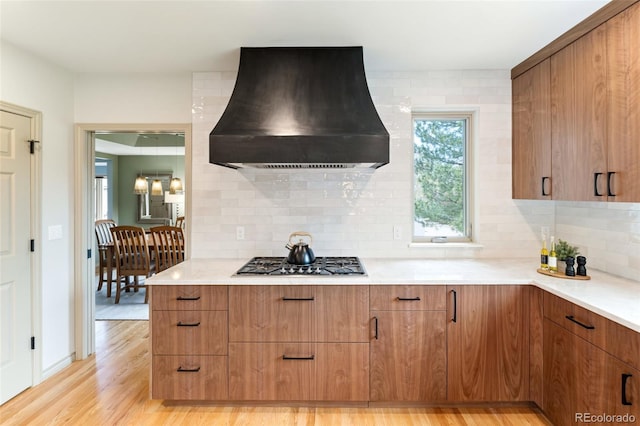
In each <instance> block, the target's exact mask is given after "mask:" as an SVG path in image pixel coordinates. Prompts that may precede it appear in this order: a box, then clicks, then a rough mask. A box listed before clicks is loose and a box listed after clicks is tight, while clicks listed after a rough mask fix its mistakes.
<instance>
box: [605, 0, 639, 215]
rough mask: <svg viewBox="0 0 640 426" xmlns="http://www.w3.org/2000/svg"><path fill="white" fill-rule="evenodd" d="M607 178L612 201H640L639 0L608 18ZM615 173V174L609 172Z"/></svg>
mask: <svg viewBox="0 0 640 426" xmlns="http://www.w3.org/2000/svg"><path fill="white" fill-rule="evenodd" d="M607 89H608V96H607V104H608V108H609V109H608V113H609V114H608V116H607V125H608V126H607V129H608V132H607V161H608V167H607V169H608V170H607V173H608V176H607V179H609V180H610V181H611V184H610V186H611V188H610V189H611V192H612V193H613V194H615V196H614V197H609V199H610V200H611V198H613V199H614V200H615V201H624V202H638V201H640V3H636V4H635V5H634V6H633V7H630V8H629V9H627V10H626V11H624V12H622V13H621V14H619V15H617V16H615V17H614V18H612V19H610V20H609V21H608V22H607ZM611 173H614V175H611Z"/></svg>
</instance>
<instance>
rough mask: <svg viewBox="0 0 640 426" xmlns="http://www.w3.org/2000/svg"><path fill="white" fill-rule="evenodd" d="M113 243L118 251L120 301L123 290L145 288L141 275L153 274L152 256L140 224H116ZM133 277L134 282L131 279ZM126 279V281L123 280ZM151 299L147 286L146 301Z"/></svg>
mask: <svg viewBox="0 0 640 426" xmlns="http://www.w3.org/2000/svg"><path fill="white" fill-rule="evenodd" d="M111 235H112V237H113V245H114V247H115V252H116V270H117V275H118V280H117V285H116V300H115V303H119V302H120V293H121V291H122V290H127V289H129V288H133V289H134V290H135V291H137V290H138V289H139V288H145V285H144V283H140V281H139V277H140V276H144V277H145V278H146V277H148V276H150V275H151V272H152V266H151V256H150V253H149V245H148V243H147V237H146V235H145V231H144V229H143V228H141V227H139V226H115V227H113V228H111ZM129 277H133V282H131V281H130V280H129ZM122 279H124V281H122ZM148 301H149V292H148V291H147V290H146V288H145V295H144V303H148Z"/></svg>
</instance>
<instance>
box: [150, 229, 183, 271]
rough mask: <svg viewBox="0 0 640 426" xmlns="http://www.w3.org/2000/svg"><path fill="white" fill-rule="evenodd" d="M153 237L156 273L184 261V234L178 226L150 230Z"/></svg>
mask: <svg viewBox="0 0 640 426" xmlns="http://www.w3.org/2000/svg"><path fill="white" fill-rule="evenodd" d="M149 231H151V236H152V237H153V250H154V255H155V270H156V272H160V271H164V270H165V269H167V268H170V267H172V266H174V265H177V264H178V263H180V262H183V261H184V233H183V231H182V228H180V227H178V226H155V227H153V228H149Z"/></svg>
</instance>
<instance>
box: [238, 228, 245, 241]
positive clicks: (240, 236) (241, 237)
mask: <svg viewBox="0 0 640 426" xmlns="http://www.w3.org/2000/svg"><path fill="white" fill-rule="evenodd" d="M236 240H244V226H236Z"/></svg>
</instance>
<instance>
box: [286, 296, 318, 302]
mask: <svg viewBox="0 0 640 426" xmlns="http://www.w3.org/2000/svg"><path fill="white" fill-rule="evenodd" d="M315 299H316V298H315V297H314V296H311V297H283V298H282V300H284V301H285V302H288V301H295V300H298V301H312V300H315Z"/></svg>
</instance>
